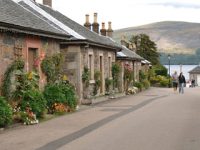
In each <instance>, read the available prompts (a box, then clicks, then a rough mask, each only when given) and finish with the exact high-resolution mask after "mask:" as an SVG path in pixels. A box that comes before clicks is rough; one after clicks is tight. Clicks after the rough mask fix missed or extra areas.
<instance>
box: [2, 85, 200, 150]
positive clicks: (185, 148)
mask: <svg viewBox="0 0 200 150" xmlns="http://www.w3.org/2000/svg"><path fill="white" fill-rule="evenodd" d="M199 90H200V88H194V89H192V88H185V94H178V93H177V92H174V91H173V90H172V89H168V88H150V89H149V90H147V91H144V92H142V93H139V94H136V95H132V96H126V97H122V98H117V99H113V100H111V101H105V102H101V103H98V104H96V105H93V106H83V107H81V109H80V110H79V111H78V112H76V113H73V114H69V115H65V116H60V117H58V118H55V119H52V120H49V121H47V122H42V123H40V124H38V125H33V126H20V127H17V128H13V129H10V130H6V131H4V132H1V133H0V150H56V149H59V150H106V149H109V150H199V148H200V132H199V131H200V117H199V116H200V111H199V107H200V99H199V96H200V94H199Z"/></svg>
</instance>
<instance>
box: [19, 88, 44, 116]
mask: <svg viewBox="0 0 200 150" xmlns="http://www.w3.org/2000/svg"><path fill="white" fill-rule="evenodd" d="M28 107H29V108H31V111H32V112H33V113H34V114H36V116H37V117H39V118H41V117H42V115H43V113H44V111H45V110H46V108H47V101H46V100H45V99H44V96H43V94H42V93H41V92H40V91H39V90H36V89H32V90H28V91H25V92H24V94H23V97H22V101H21V109H22V111H25V110H26V109H27V108H28Z"/></svg>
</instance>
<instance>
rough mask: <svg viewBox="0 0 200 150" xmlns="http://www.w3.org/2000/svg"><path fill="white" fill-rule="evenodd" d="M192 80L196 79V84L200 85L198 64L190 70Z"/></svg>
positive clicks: (199, 67)
mask: <svg viewBox="0 0 200 150" xmlns="http://www.w3.org/2000/svg"><path fill="white" fill-rule="evenodd" d="M189 77H190V80H195V85H198V86H200V66H196V67H195V68H194V69H192V70H191V71H189Z"/></svg>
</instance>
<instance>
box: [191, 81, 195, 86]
mask: <svg viewBox="0 0 200 150" xmlns="http://www.w3.org/2000/svg"><path fill="white" fill-rule="evenodd" d="M191 85H192V87H195V80H194V79H192V83H191Z"/></svg>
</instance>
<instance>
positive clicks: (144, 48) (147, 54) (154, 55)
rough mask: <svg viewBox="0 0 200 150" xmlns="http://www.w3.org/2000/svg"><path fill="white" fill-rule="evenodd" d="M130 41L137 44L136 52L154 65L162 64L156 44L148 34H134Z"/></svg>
mask: <svg viewBox="0 0 200 150" xmlns="http://www.w3.org/2000/svg"><path fill="white" fill-rule="evenodd" d="M130 42H131V43H133V44H135V46H136V53H137V54H139V55H140V56H142V57H143V58H145V59H147V60H148V61H150V62H151V63H152V64H153V65H156V64H160V62H159V54H158V52H157V47H156V44H155V43H154V42H153V41H151V40H150V37H149V36H148V35H146V34H139V35H133V36H132V37H131V39H130Z"/></svg>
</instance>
